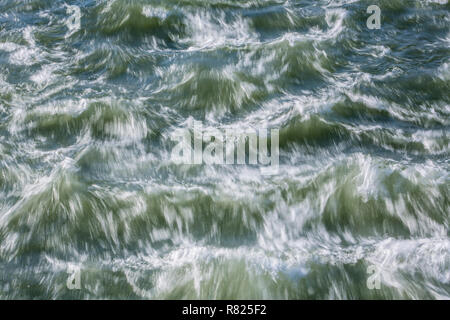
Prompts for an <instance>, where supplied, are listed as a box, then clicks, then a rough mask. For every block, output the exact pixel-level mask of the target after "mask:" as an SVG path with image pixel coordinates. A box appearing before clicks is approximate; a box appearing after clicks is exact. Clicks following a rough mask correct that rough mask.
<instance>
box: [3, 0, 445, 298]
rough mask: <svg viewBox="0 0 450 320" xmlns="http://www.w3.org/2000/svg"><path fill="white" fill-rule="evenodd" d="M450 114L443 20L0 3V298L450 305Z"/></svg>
mask: <svg viewBox="0 0 450 320" xmlns="http://www.w3.org/2000/svg"><path fill="white" fill-rule="evenodd" d="M372 4H375V5H378V6H379V7H380V9H381V28H380V29H378V30H377V29H374V30H369V29H368V28H367V26H366V20H367V18H368V17H369V16H370V14H368V13H367V12H366V9H367V7H368V6H369V5H372ZM78 18H79V19H78ZM77 19H78V21H77ZM449 93H450V4H449V3H448V2H447V1H446V0H434V1H431V0H413V1H400V0H371V1H364V0H361V1H358V0H352V1H351V0H341V1H331V0H316V1H313V0H305V1H301V0H299V1H294V0H292V1H287V0H267V1H264V0H240V1H238V0H210V1H207V0H189V1H188V0H186V1H184V0H160V1H157V0H155V1H152V0H148V1H144V0H139V1H125V0H115V1H101V0H91V1H81V0H80V1H72V0H68V1H66V2H64V1H44V0H0V298H1V299H13V298H16V299H117V298H119V299H142V298H143V299H167V298H171V299H197V298H200V299H241V298H242V299H265V298H271V299H417V298H423V299H450V239H449V235H450V232H449V221H450V210H449V198H450V188H449V187H450V178H449V172H450V163H449V161H450V160H449V151H450V148H449V140H450V137H449V133H450V131H449V129H450V94H449ZM193 120H197V121H201V122H202V123H203V126H204V127H206V128H216V129H219V130H224V129H227V128H228V129H229V128H231V129H234V130H238V129H242V128H249V127H251V128H259V127H261V126H266V127H268V128H270V129H279V130H280V137H279V148H280V150H279V151H280V158H279V161H280V165H279V170H278V173H277V174H273V175H262V174H261V172H260V170H259V169H260V168H258V166H254V165H206V164H202V165H178V164H176V163H174V162H173V161H172V159H171V152H172V149H173V146H174V143H173V141H172V140H171V134H172V133H173V132H174V131H175V130H176V129H179V128H189V126H190V124H191V123H192V121H193ZM71 270H78V271H77V274H78V275H79V280H80V281H79V284H80V286H79V289H77V288H75V289H73V287H71V286H70V285H69V286H68V285H67V282H68V278H69V277H70V276H71V275H73V272H75V271H71ZM373 270H377V271H378V272H377V273H373ZM374 276H377V277H375V278H374ZM375 280H378V282H377V281H375ZM75 282H76V281H75ZM75 282H73V283H75ZM70 283H72V282H70ZM73 283H72V284H73ZM374 283H378V285H377V286H375V288H374V287H373V284H374Z"/></svg>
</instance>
